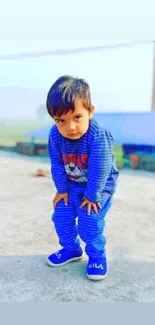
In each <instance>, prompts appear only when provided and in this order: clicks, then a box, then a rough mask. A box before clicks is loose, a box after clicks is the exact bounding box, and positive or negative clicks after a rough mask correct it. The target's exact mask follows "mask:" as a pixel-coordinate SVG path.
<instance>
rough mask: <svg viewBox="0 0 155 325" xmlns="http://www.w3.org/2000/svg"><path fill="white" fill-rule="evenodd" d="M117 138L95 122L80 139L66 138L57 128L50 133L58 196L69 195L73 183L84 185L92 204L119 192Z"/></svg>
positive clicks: (50, 152)
mask: <svg viewBox="0 0 155 325" xmlns="http://www.w3.org/2000/svg"><path fill="white" fill-rule="evenodd" d="M113 143H114V140H113V137H112V135H111V133H110V132H109V131H107V130H106V129H104V128H102V127H101V126H99V125H98V123H97V122H96V121H95V120H94V119H92V120H90V122H89V128H88V130H87V132H86V133H85V134H84V135H83V136H82V137H81V138H80V139H78V140H71V139H67V138H65V137H63V136H62V135H61V134H60V133H59V131H58V129H57V126H56V125H54V126H53V127H52V128H51V130H50V134H49V141H48V151H49V157H50V161H51V174H52V178H53V181H54V183H55V186H56V189H57V191H58V193H66V192H69V188H70V184H71V183H72V184H73V182H74V184H75V186H80V184H81V186H84V196H85V197H86V198H87V199H88V200H90V201H92V202H102V204H103V203H106V201H107V200H108V199H109V198H110V196H112V195H113V194H114V193H115V190H116V185H117V178H118V175H119V172H118V169H117V167H116V162H115V158H114V154H113Z"/></svg>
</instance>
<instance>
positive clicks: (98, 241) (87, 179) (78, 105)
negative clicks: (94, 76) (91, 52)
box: [46, 76, 119, 280]
mask: <svg viewBox="0 0 155 325" xmlns="http://www.w3.org/2000/svg"><path fill="white" fill-rule="evenodd" d="M46 105H47V110H48V113H49V115H50V116H51V117H52V118H53V119H54V121H55V125H54V126H53V127H52V128H51V131H50V134H49V147H48V148H49V156H50V160H51V173H52V178H53V181H54V183H55V186H56V190H57V193H56V195H55V197H54V199H53V207H54V213H53V216H52V219H53V222H54V226H55V229H56V233H57V235H58V238H59V243H60V245H61V246H62V249H60V250H59V251H58V252H56V253H53V254H52V255H50V256H49V257H48V259H47V262H48V264H49V265H50V266H61V265H64V264H66V263H68V262H72V261H78V260H81V259H82V256H83V251H82V248H81V247H80V241H79V237H80V238H81V239H82V240H83V242H84V243H85V244H86V246H85V252H86V254H87V255H88V265H87V277H88V278H89V279H91V280H101V279H103V278H104V277H105V276H106V274H107V261H106V250H105V244H106V240H105V237H104V235H103V231H104V225H105V216H106V214H107V212H108V210H109V209H110V207H111V205H112V198H113V194H114V192H115V189H116V183H117V178H118V174H119V172H118V170H117V168H116V164H115V160H114V155H113V138H112V136H111V134H110V132H108V131H107V130H105V129H103V128H101V126H99V125H98V123H97V122H96V121H95V120H94V119H93V113H94V106H93V105H92V103H91V94H90V89H89V85H88V83H87V82H86V81H85V80H83V79H78V78H73V77H71V76H62V77H60V78H59V79H58V80H56V82H55V83H54V84H53V85H52V87H51V88H50V90H49V92H48V95H47V103H46ZM77 217H78V223H76V218H77ZM78 235H79V237H78Z"/></svg>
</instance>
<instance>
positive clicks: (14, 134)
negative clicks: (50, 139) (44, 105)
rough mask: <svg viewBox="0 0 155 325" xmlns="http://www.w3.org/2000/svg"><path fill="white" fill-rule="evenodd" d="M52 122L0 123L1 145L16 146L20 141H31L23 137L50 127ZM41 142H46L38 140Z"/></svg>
mask: <svg viewBox="0 0 155 325" xmlns="http://www.w3.org/2000/svg"><path fill="white" fill-rule="evenodd" d="M49 124H50V121H48V122H42V121H39V120H34V121H32V120H30V121H0V145H4V146H14V145H15V144H16V142H18V141H23V142H25V141H30V138H26V137H24V136H23V135H24V134H25V133H27V132H30V131H33V130H35V129H38V128H41V127H44V126H46V125H49ZM38 140H39V142H45V141H43V140H42V139H38Z"/></svg>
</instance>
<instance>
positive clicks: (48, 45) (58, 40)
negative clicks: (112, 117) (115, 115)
mask: <svg viewBox="0 0 155 325" xmlns="http://www.w3.org/2000/svg"><path fill="white" fill-rule="evenodd" d="M152 39H155V4H154V1H153V0H151V1H149V0H148V1H143V0H141V1H139V0H135V1H133V0H131V1H128V0H126V1H122V0H119V1H117V0H114V1H101V0H100V1H99V0H96V1H94V2H92V3H90V1H88V0H85V1H84V0H83V1H82V0H79V1H78V2H73V1H71V0H66V1H63V0H60V1H55V2H53V1H49V0H44V1H42V0H40V3H39V2H38V1H36V0H33V1H32V2H31V1H30V0H27V1H25V0H23V1H19V0H12V1H11V0H10V1H8V0H6V1H5V2H3V3H2V4H1V12H0V55H2V54H15V53H19V52H30V51H32V52H33V51H37V50H43V51H44V50H52V49H61V48H74V47H81V46H89V45H101V44H108V43H110V44H111V43H117V42H122V41H124V42H128V41H134V40H152ZM152 63H153V46H152V44H147V45H146V44H145V45H138V46H132V47H131V48H122V49H117V50H103V51H100V52H93V53H86V54H78V55H68V56H52V57H44V58H40V59H38V58H37V59H31V60H30V59H29V60H21V61H19V60H18V61H0V87H12V88H13V87H18V88H19V92H20V88H21V87H24V88H27V89H31V90H33V89H38V90H40V91H43V92H46V91H47V90H48V88H49V86H50V85H51V83H52V82H53V81H54V80H55V79H56V78H57V77H59V76H60V75H62V74H64V73H68V74H73V75H78V76H80V77H84V78H86V79H87V80H88V81H89V83H90V86H91V88H92V98H93V100H94V102H95V104H96V108H97V109H98V110H102V107H104V110H106V111H107V110H117V111H125V110H130V111H134V110H143V111H144V110H149V109H150V103H151V90H152V89H151V87H152ZM28 104H29V103H28ZM102 104H103V106H102ZM24 105H25V103H24Z"/></svg>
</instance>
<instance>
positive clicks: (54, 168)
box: [48, 132, 68, 193]
mask: <svg viewBox="0 0 155 325" xmlns="http://www.w3.org/2000/svg"><path fill="white" fill-rule="evenodd" d="M48 152H49V157H50V161H51V174H52V179H53V181H54V183H55V186H56V189H57V192H58V193H66V192H68V178H67V175H66V171H65V167H64V163H63V159H62V154H61V151H60V149H59V145H58V141H56V139H54V137H53V134H52V132H50V134H49V139H48Z"/></svg>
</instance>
